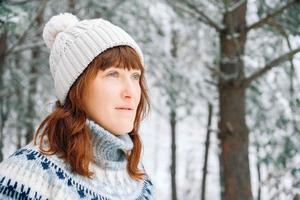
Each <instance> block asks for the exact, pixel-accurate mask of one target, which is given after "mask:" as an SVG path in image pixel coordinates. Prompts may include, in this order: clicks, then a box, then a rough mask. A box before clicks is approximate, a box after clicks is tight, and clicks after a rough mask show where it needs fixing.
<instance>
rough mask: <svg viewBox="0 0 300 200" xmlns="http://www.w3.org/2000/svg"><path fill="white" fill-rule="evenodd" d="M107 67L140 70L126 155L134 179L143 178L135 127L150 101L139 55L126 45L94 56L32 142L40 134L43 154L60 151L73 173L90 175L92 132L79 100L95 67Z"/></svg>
mask: <svg viewBox="0 0 300 200" xmlns="http://www.w3.org/2000/svg"><path fill="white" fill-rule="evenodd" d="M110 67H117V68H124V69H128V70H129V69H140V70H141V78H140V87H141V99H140V102H139V105H138V108H137V113H136V117H135V120H134V127H133V130H132V132H131V133H129V135H130V138H131V139H132V142H133V149H132V151H131V153H130V155H129V156H128V163H127V171H128V173H129V175H130V176H131V177H132V178H133V179H135V180H138V179H142V178H143V176H144V175H145V173H144V172H143V171H140V170H139V169H138V163H139V161H140V157H141V152H142V143H141V139H140V136H139V133H138V130H139V126H140V122H141V120H142V119H143V118H144V117H145V116H146V114H147V113H148V112H149V108H150V104H149V97H148V94H147V88H146V82H145V77H144V68H143V65H142V63H141V60H140V59H139V57H138V54H137V53H136V52H135V50H133V49H132V48H131V47H129V46H117V47H113V48H110V49H108V50H106V51H104V52H102V53H101V54H99V55H98V56H97V57H96V58H94V60H93V61H92V62H91V63H90V64H89V65H88V67H87V68H86V69H85V70H84V72H83V73H82V74H81V75H80V76H79V78H77V80H76V81H75V82H74V84H73V85H72V87H71V88H70V90H69V93H68V95H67V97H66V100H65V103H64V105H61V104H60V103H59V101H57V102H56V108H55V110H54V111H53V112H52V113H50V114H49V115H48V116H47V117H46V118H45V119H44V120H43V121H42V123H41V124H40V126H39V128H38V130H37V132H36V134H35V137H34V143H35V144H36V143H37V139H38V135H40V137H39V140H38V141H39V148H40V150H41V152H42V153H44V154H46V155H52V154H55V153H60V154H61V158H63V159H64V160H65V161H66V162H68V163H69V164H70V165H71V168H72V170H73V171H74V172H76V173H78V174H80V175H83V176H87V177H91V176H92V175H93V173H92V172H91V171H89V163H90V162H91V161H92V160H93V150H92V144H91V138H92V135H91V133H90V131H89V128H88V127H87V126H86V119H87V115H86V112H85V111H84V110H85V109H84V107H83V103H82V94H83V91H84V89H85V87H86V86H87V84H88V83H89V81H91V80H93V79H94V78H95V77H96V74H97V72H98V70H105V69H107V68H110ZM45 136H47V140H48V149H47V150H45V149H44V147H43V141H44V138H45Z"/></svg>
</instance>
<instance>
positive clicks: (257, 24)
mask: <svg viewBox="0 0 300 200" xmlns="http://www.w3.org/2000/svg"><path fill="white" fill-rule="evenodd" d="M295 3H299V0H290V1H289V2H288V3H287V4H286V5H284V6H282V7H281V8H279V9H277V10H275V11H273V12H271V13H269V14H267V16H265V17H263V18H262V19H260V20H259V21H257V22H255V23H253V24H251V25H249V26H248V27H247V28H246V31H247V32H248V31H250V30H251V29H255V28H259V27H261V26H263V25H264V24H266V23H267V21H268V20H269V19H271V18H273V17H275V16H277V15H279V14H281V13H282V12H283V11H284V10H286V9H287V8H288V7H290V6H292V5H293V4H295Z"/></svg>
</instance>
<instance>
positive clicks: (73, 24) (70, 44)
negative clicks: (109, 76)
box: [43, 13, 144, 105]
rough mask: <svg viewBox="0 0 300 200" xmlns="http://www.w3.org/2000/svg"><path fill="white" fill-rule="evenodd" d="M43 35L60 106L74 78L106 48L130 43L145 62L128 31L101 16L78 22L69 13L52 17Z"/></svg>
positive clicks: (142, 61)
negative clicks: (48, 49)
mask: <svg viewBox="0 0 300 200" xmlns="http://www.w3.org/2000/svg"><path fill="white" fill-rule="evenodd" d="M43 38H44V41H45V43H46V45H47V46H48V47H49V48H50V58H49V63H50V71H51V74H52V77H53V79H54V87H55V91H56V96H57V98H58V99H59V101H60V103H61V104H62V105H63V104H64V102H65V98H66V96H67V94H68V92H69V89H70V87H71V86H72V84H73V83H74V82H75V80H76V79H77V78H78V77H79V76H80V74H81V73H82V72H83V71H84V69H85V68H86V67H87V66H88V64H89V63H90V62H91V61H92V60H93V59H94V58H95V57H96V56H97V55H99V54H100V53H102V52H103V51H105V50H106V49H108V48H111V47H115V46H120V45H127V46H130V47H132V48H133V49H134V50H135V51H136V52H137V54H138V55H139V57H140V59H141V63H142V64H143V63H144V58H143V54H142V51H141V49H140V48H139V46H138V45H137V43H136V42H135V41H134V40H133V39H132V38H131V37H130V36H129V34H128V33H126V32H125V31H124V30H123V29H121V28H120V27H118V26H116V25H114V24H112V23H111V22H109V21H107V20H104V19H100V18H99V19H90V20H82V21H79V20H78V18H77V17H76V16H74V15H72V14H70V13H63V14H59V15H56V16H53V17H52V18H51V19H50V20H49V21H48V22H47V23H46V25H45V27H44V31H43Z"/></svg>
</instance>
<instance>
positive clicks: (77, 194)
mask: <svg viewBox="0 0 300 200" xmlns="http://www.w3.org/2000/svg"><path fill="white" fill-rule="evenodd" d="M87 124H88V126H89V127H90V129H91V131H92V133H93V152H94V158H95V162H92V163H90V169H91V171H92V172H94V176H93V178H92V179H90V178H87V177H84V176H81V175H78V174H76V173H74V172H72V171H71V167H70V165H69V164H67V163H65V162H64V161H63V160H62V159H61V158H59V156H58V155H56V154H54V155H50V156H49V155H43V154H41V153H40V152H39V150H38V147H37V146H35V145H34V144H33V143H30V144H28V145H27V146H25V147H23V148H21V149H19V150H18V151H16V152H15V153H14V154H13V155H11V156H10V157H9V158H8V159H6V160H4V161H3V162H2V163H1V164H0V199H1V200H5V199H10V200H11V199H22V200H23V199H24V200H25V199H26V200H27V199H32V200H33V199H36V200H46V199H48V200H53V199H55V200H76V199H82V200H85V199H89V200H96V199H97V200H100V199H101V200H102V199H105V200H152V199H154V197H153V185H152V183H151V180H150V179H149V177H148V175H146V176H145V177H144V179H143V180H141V181H135V180H134V179H132V178H131V177H130V176H129V174H128V172H127V169H126V164H127V159H126V155H125V152H126V151H129V150H131V149H132V147H133V143H132V141H131V139H130V136H129V135H128V134H125V135H121V136H115V135H113V134H112V133H110V132H108V131H107V130H105V129H103V128H102V127H101V126H99V125H98V124H96V123H95V122H93V121H90V120H87ZM140 166H141V167H142V168H143V166H142V164H140ZM143 169H144V168H143Z"/></svg>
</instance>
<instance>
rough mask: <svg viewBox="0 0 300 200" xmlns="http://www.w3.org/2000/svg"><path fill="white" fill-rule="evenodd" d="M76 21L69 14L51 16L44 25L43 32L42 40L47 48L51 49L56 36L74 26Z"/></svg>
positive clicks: (73, 16)
mask: <svg viewBox="0 0 300 200" xmlns="http://www.w3.org/2000/svg"><path fill="white" fill-rule="evenodd" d="M78 21H79V20H78V18H77V17H76V16H75V15H72V14H71V13H61V14H59V15H56V16H53V17H52V18H51V19H50V20H49V22H48V23H47V24H46V25H45V27H44V30H43V38H44V41H45V43H46V45H47V47H48V48H49V49H51V48H52V45H53V43H54V42H55V38H56V36H57V35H58V34H59V33H60V32H63V31H65V30H66V29H68V28H69V27H71V26H73V25H75V24H76V23H77V22H78Z"/></svg>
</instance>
